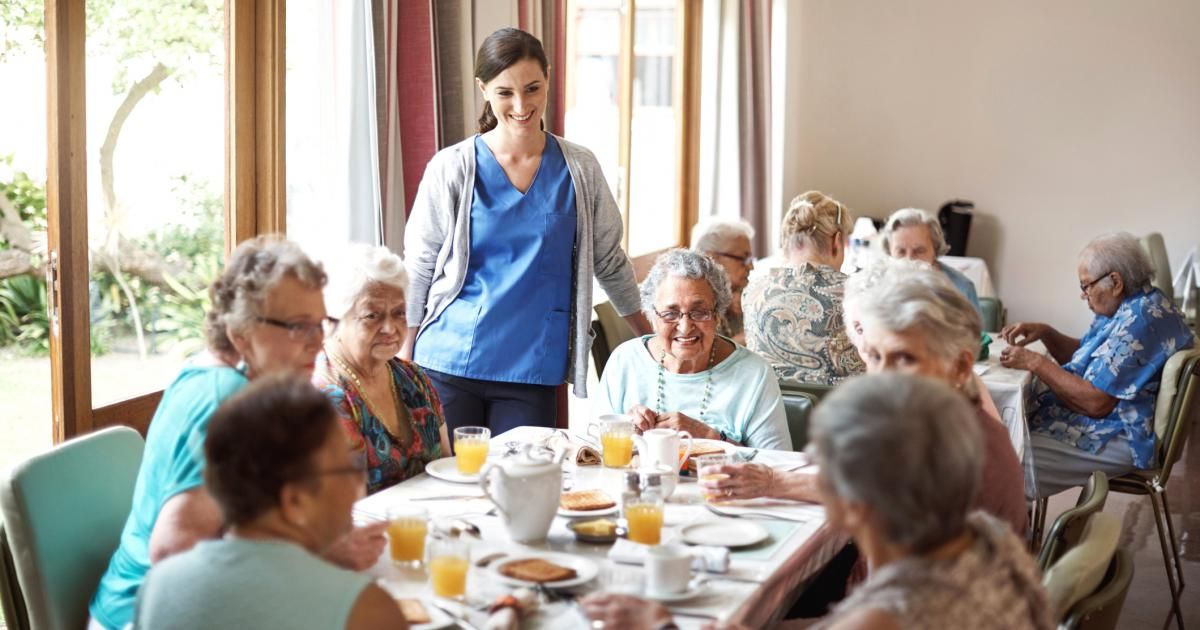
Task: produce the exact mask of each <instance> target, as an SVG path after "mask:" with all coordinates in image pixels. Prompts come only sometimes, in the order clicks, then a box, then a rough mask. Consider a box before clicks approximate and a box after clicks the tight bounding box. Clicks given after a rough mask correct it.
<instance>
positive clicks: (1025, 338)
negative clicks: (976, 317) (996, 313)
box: [1000, 322, 1050, 346]
mask: <svg viewBox="0 0 1200 630" xmlns="http://www.w3.org/2000/svg"><path fill="white" fill-rule="evenodd" d="M1049 330H1050V327H1049V326H1047V325H1046V324H1038V323H1036V322H1021V323H1019V324H1010V325H1008V326H1005V327H1004V329H1003V330H1001V331H1000V338H1001V339H1003V340H1004V341H1005V342H1006V343H1008V344H1009V345H1010V346H1026V345H1029V344H1031V343H1033V342H1035V341H1038V340H1040V339H1043V338H1045V337H1046V333H1047V332H1048V331H1049Z"/></svg>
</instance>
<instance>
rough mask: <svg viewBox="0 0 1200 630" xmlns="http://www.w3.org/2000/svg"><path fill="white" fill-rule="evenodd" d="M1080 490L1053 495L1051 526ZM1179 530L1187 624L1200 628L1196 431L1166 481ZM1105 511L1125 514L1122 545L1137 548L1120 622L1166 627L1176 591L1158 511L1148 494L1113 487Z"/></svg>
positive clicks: (1199, 449)
mask: <svg viewBox="0 0 1200 630" xmlns="http://www.w3.org/2000/svg"><path fill="white" fill-rule="evenodd" d="M1077 496H1078V492H1077V491H1071V492H1064V493H1062V494H1060V495H1057V496H1055V497H1054V498H1053V499H1051V501H1050V509H1049V517H1048V519H1047V526H1048V524H1049V523H1051V522H1053V519H1054V517H1055V516H1057V515H1058V513H1059V512H1061V511H1062V510H1063V509H1066V508H1067V507H1069V506H1071V505H1074V503H1075V499H1076V497H1077ZM1167 501H1168V502H1169V503H1170V506H1171V512H1172V516H1173V518H1172V521H1173V523H1174V524H1175V533H1176V535H1177V536H1179V537H1181V539H1182V547H1181V553H1182V554H1183V571H1184V584H1185V586H1184V590H1183V594H1182V596H1181V598H1180V606H1181V608H1182V610H1183V621H1184V624H1185V627H1190V628H1200V435H1198V434H1193V435H1192V439H1190V440H1189V443H1188V445H1187V447H1186V452H1185V454H1184V456H1183V459H1181V460H1180V461H1179V463H1178V464H1176V465H1175V468H1174V470H1173V471H1172V473H1171V480H1170V483H1169V484H1168V486H1167ZM1104 511H1105V512H1107V513H1109V514H1114V515H1117V516H1120V517H1122V519H1123V520H1124V528H1123V531H1122V539H1121V545H1122V546H1123V547H1125V548H1127V549H1130V550H1132V551H1133V553H1134V573H1133V584H1132V586H1130V589H1129V596H1128V598H1127V599H1126V600H1125V607H1124V609H1123V610H1122V612H1121V620H1120V623H1119V625H1118V626H1117V627H1118V628H1122V629H1126V628H1127V629H1129V630H1143V629H1147V628H1162V627H1166V622H1167V621H1170V623H1171V626H1170V627H1174V619H1173V618H1172V619H1168V616H1169V615H1170V612H1171V596H1170V592H1169V590H1168V588H1167V576H1166V571H1165V569H1164V568H1163V559H1162V551H1161V549H1160V547H1159V544H1158V534H1157V533H1156V531H1155V528H1154V511H1153V510H1152V509H1151V507H1150V499H1149V498H1147V497H1145V496H1137V495H1126V494H1117V493H1111V494H1109V497H1108V502H1107V503H1106V504H1105V507H1104Z"/></svg>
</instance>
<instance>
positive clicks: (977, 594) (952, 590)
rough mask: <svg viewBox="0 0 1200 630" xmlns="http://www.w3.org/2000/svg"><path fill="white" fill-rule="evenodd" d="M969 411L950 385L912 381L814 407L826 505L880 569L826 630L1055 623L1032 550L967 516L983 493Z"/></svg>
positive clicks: (869, 382) (844, 389) (838, 396)
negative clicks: (815, 408)
mask: <svg viewBox="0 0 1200 630" xmlns="http://www.w3.org/2000/svg"><path fill="white" fill-rule="evenodd" d="M972 411H973V410H972V409H971V406H970V405H969V404H968V402H967V400H966V399H965V398H964V397H963V396H961V395H959V394H957V393H956V392H955V391H954V390H953V389H951V388H950V387H948V386H947V385H946V384H945V383H943V382H939V381H937V380H934V379H928V378H922V377H916V376H909V375H903V374H881V375H875V376H864V377H859V378H855V379H851V380H849V381H847V382H846V383H845V384H844V385H842V386H841V387H839V388H838V389H836V390H835V391H834V392H833V393H832V394H830V395H829V396H828V397H826V398H825V399H824V400H823V401H822V402H821V405H820V406H819V407H817V410H816V412H815V413H814V414H813V423H812V434H813V441H812V447H811V448H812V451H813V454H814V456H815V459H816V462H817V464H818V468H817V469H818V473H817V487H818V492H819V493H820V495H821V501H822V503H823V504H824V505H825V507H826V513H827V514H828V516H829V523H830V525H831V526H833V527H835V528H839V529H842V530H844V531H847V532H848V533H849V534H850V535H851V536H852V537H853V538H854V541H855V543H856V544H857V546H858V548H859V549H861V550H862V551H863V553H864V554H865V555H866V558H867V562H868V564H869V565H870V567H871V574H870V577H869V578H868V579H867V581H866V582H865V583H864V584H862V585H861V586H860V587H858V588H857V589H855V591H854V593H853V594H852V595H850V597H848V598H847V599H846V600H845V601H843V602H842V603H841V604H839V605H838V606H837V607H836V608H835V609H834V610H833V612H832V613H831V614H830V616H829V617H827V618H826V619H825V620H823V621H822V622H821V623H819V624H818V626H817V627H820V628H842V627H860V625H861V624H867V625H870V626H871V627H899V628H968V627H989V628H1051V627H1053V623H1052V622H1051V619H1050V609H1049V606H1048V605H1047V601H1046V594H1045V591H1044V590H1043V588H1042V586H1041V579H1040V576H1039V575H1038V571H1037V568H1036V566H1035V565H1034V563H1033V559H1032V558H1031V557H1030V556H1029V554H1028V553H1027V552H1026V551H1025V547H1024V544H1023V542H1022V541H1021V540H1020V539H1019V538H1017V537H1016V536H1015V535H1014V534H1013V532H1012V531H1011V530H1010V529H1009V527H1007V526H1006V525H1005V523H1003V522H1001V521H998V520H996V519H995V518H994V517H992V516H990V515H988V514H985V513H983V512H975V513H972V514H969V512H970V510H971V507H972V506H973V505H974V503H975V497H976V495H977V494H978V493H979V491H981V490H982V489H983V488H984V486H986V479H985V477H984V476H983V475H982V474H981V473H982V471H981V466H980V460H982V459H984V458H985V457H986V455H985V454H984V452H983V444H982V441H983V440H984V439H986V438H984V437H983V436H982V435H981V434H980V432H979V431H978V430H977V428H976V425H974V424H973V423H971V422H963V418H964V417H966V416H970V415H971V414H972ZM913 462H922V464H921V465H920V466H914V465H912V463H913ZM897 489H901V490H902V491H900V492H897Z"/></svg>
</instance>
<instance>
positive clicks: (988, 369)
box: [975, 332, 1046, 491]
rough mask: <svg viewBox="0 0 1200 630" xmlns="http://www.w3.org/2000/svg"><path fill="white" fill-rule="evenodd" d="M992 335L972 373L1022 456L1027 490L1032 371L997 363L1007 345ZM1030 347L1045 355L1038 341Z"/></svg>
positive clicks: (1030, 480) (1030, 463) (1030, 473)
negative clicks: (977, 375) (989, 397)
mask: <svg viewBox="0 0 1200 630" xmlns="http://www.w3.org/2000/svg"><path fill="white" fill-rule="evenodd" d="M988 334H989V335H990V336H991V337H992V345H991V346H990V348H989V352H988V358H987V360H986V361H980V362H978V363H976V364H975V373H976V374H979V378H980V379H981V380H983V384H984V385H985V386H986V387H987V390H988V394H990V395H991V396H992V402H994V403H996V409H998V410H999V411H1000V419H1001V420H1002V421H1003V422H1004V426H1005V427H1007V428H1008V437H1009V439H1011V440H1012V443H1013V448H1014V449H1015V450H1016V451H1017V457H1018V458H1020V459H1021V464H1022V467H1023V468H1024V469H1025V487H1026V490H1027V491H1028V490H1029V489H1030V488H1031V485H1030V484H1032V483H1033V458H1032V457H1031V455H1030V452H1029V448H1028V446H1029V418H1028V414H1027V412H1028V408H1029V402H1030V398H1031V397H1032V395H1033V373H1032V372H1030V371H1028V370H1016V369H1013V368H1006V367H1004V366H1002V365H1000V353H1001V352H1002V351H1003V350H1004V349H1005V348H1006V347H1008V344H1007V343H1005V342H1004V340H1003V339H1001V338H1000V334H999V333H994V332H993V333H988ZM1026 347H1027V348H1029V349H1030V350H1032V351H1034V352H1037V353H1040V354H1046V347H1045V346H1043V345H1042V344H1041V342H1035V343H1032V344H1030V345H1028V346H1026Z"/></svg>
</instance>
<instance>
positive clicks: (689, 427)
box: [655, 411, 721, 440]
mask: <svg viewBox="0 0 1200 630" xmlns="http://www.w3.org/2000/svg"><path fill="white" fill-rule="evenodd" d="M655 428H657V429H675V430H676V431H687V432H688V433H690V434H692V437H694V438H706V439H710V440H719V439H721V434H720V433H717V432H716V430H714V429H713V428H712V427H710V426H708V425H707V424H704V423H703V422H700V421H699V420H695V419H692V418H690V417H688V416H686V415H684V414H682V413H680V412H678V411H672V412H671V413H664V414H662V415H661V416H658V423H657V424H656V425H655Z"/></svg>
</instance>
